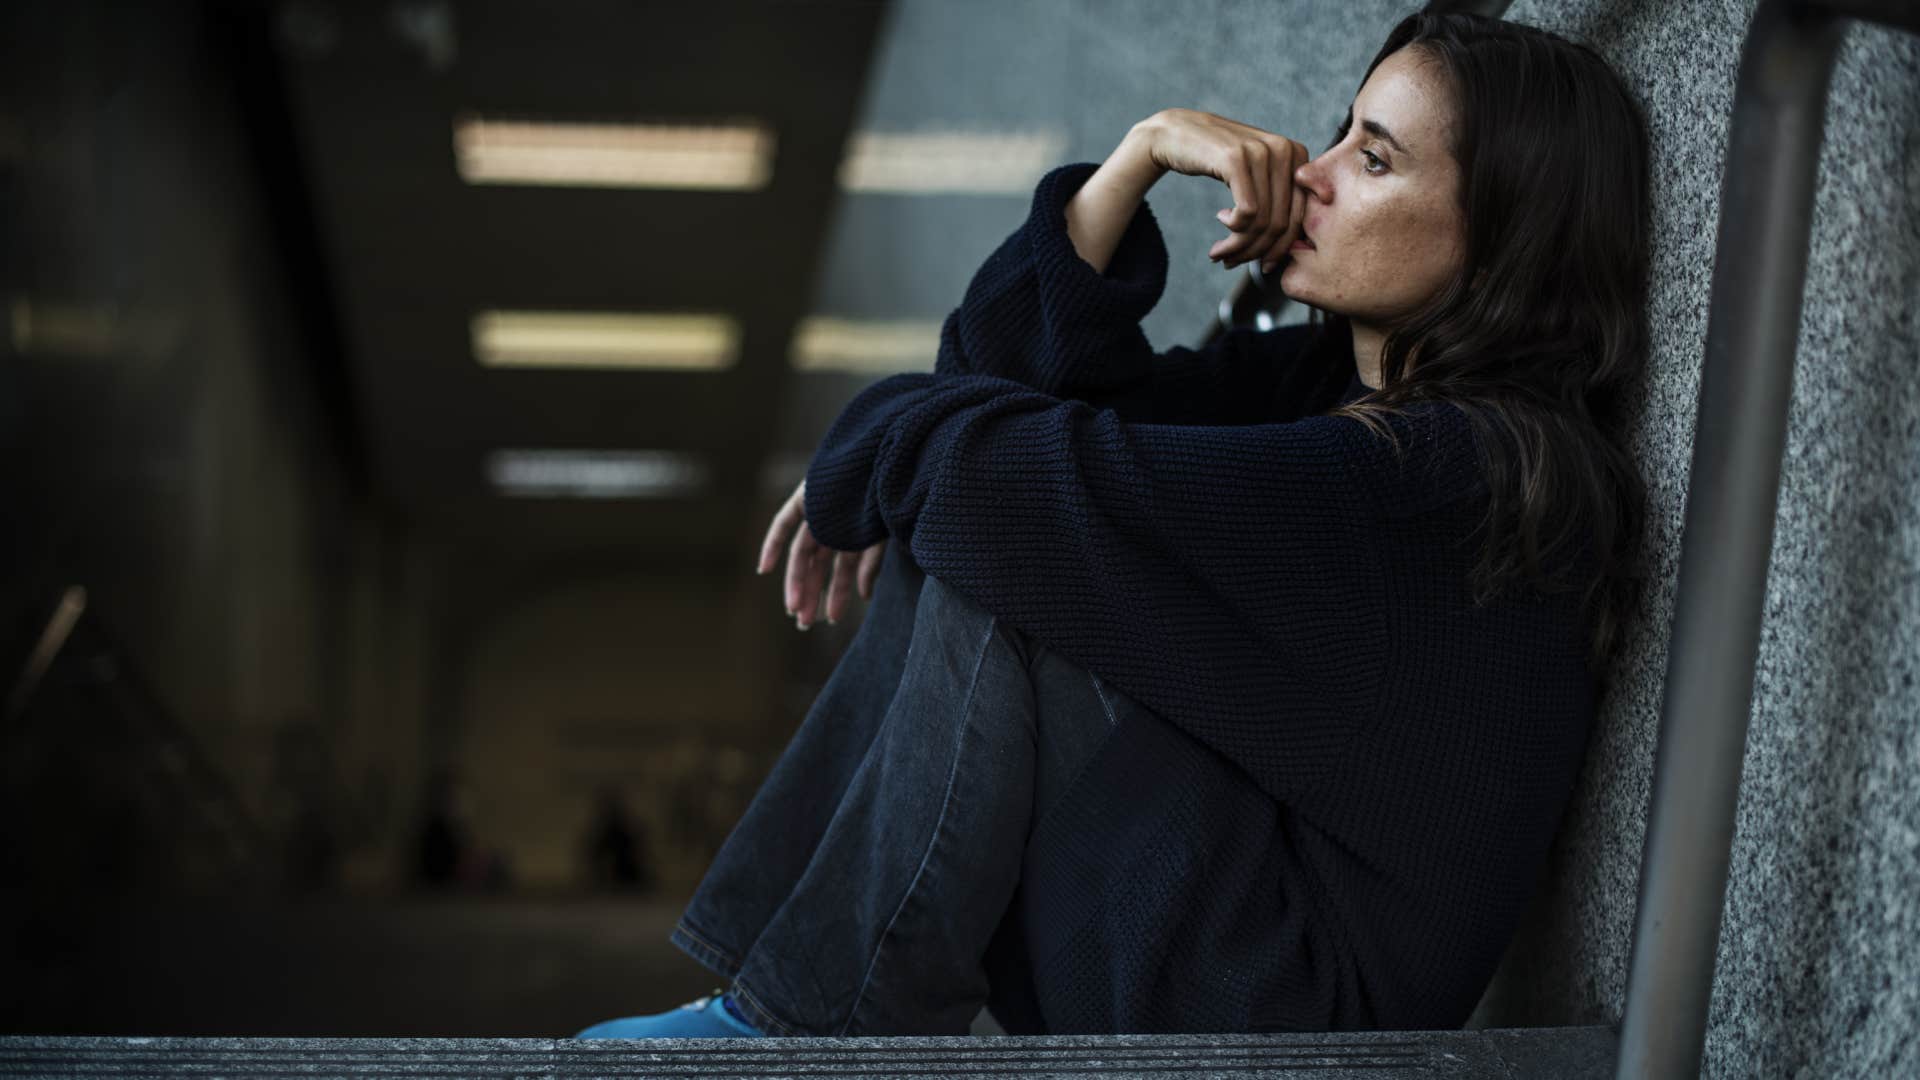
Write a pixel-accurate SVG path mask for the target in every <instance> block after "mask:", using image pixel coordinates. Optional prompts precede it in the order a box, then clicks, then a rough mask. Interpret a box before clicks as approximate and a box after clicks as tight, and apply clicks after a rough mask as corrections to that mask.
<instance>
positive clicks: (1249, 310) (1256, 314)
mask: <svg viewBox="0 0 1920 1080" xmlns="http://www.w3.org/2000/svg"><path fill="white" fill-rule="evenodd" d="M1511 6H1512V0H1429V3H1428V4H1427V6H1426V7H1424V8H1421V9H1420V10H1421V11H1422V12H1425V13H1427V14H1433V15H1445V14H1450V13H1453V12H1469V13H1472V14H1475V15H1485V16H1487V17H1489V18H1494V19H1497V18H1499V17H1500V16H1501V15H1504V14H1506V11H1507V8H1509V7H1511ZM1292 302H1293V301H1292V300H1290V299H1289V298H1288V297H1287V294H1285V293H1283V292H1281V291H1280V275H1279V274H1274V275H1272V276H1271V277H1269V276H1268V275H1266V274H1263V273H1261V272H1260V260H1258V259H1255V260H1254V261H1252V262H1250V263H1248V264H1247V271H1246V273H1244V274H1242V275H1241V276H1240V278H1239V280H1237V281H1235V282H1234V283H1233V286H1232V288H1230V289H1228V290H1227V295H1225V296H1223V297H1221V298H1220V306H1219V307H1218V308H1217V309H1216V310H1215V312H1214V318H1213V321H1212V323H1210V324H1209V325H1208V326H1207V329H1206V331H1205V332H1204V333H1202V334H1201V335H1200V342H1201V344H1203V345H1204V344H1206V343H1207V342H1209V341H1212V340H1213V339H1215V338H1217V337H1219V336H1220V335H1221V334H1224V333H1226V332H1227V331H1229V330H1231V329H1233V328H1234V327H1236V326H1252V327H1255V328H1257V329H1260V330H1271V329H1273V328H1274V326H1275V325H1277V324H1278V321H1279V320H1278V319H1277V318H1276V316H1277V314H1278V313H1279V312H1280V311H1282V310H1283V309H1285V308H1286V306H1287V305H1288V304H1290V303H1292Z"/></svg>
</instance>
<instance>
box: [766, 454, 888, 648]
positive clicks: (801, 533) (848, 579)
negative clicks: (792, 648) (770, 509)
mask: <svg viewBox="0 0 1920 1080" xmlns="http://www.w3.org/2000/svg"><path fill="white" fill-rule="evenodd" d="M806 496H807V482H806V481H805V480H802V481H800V486H799V487H797V488H794V489H793V495H792V496H791V497H789V498H788V499H787V501H786V503H785V504H784V505H782V506H781V507H780V510H779V512H778V513H776V514H774V515H773V524H772V525H771V526H769V527H768V528H767V538H766V539H765V540H763V541H761V543H760V564H759V567H758V569H757V571H756V572H757V573H761V574H764V573H766V572H767V571H769V570H771V569H773V568H774V567H775V566H776V565H778V564H779V562H780V549H781V548H786V549H787V583H786V588H785V589H784V590H782V591H783V592H784V594H785V601H786V605H787V614H789V615H792V616H793V617H794V620H795V622H796V623H797V624H798V625H799V627H800V629H802V630H805V629H806V628H807V627H809V626H811V625H813V623H814V622H815V621H816V620H817V618H818V615H819V606H820V592H821V586H822V585H823V584H824V583H825V581H826V576H827V570H828V568H829V566H831V568H832V570H833V584H832V586H831V587H830V588H829V589H828V590H827V621H828V622H830V623H837V622H839V621H840V617H841V616H842V615H845V614H846V613H847V603H848V595H849V594H850V593H852V592H853V589H854V581H855V579H856V578H858V580H859V589H860V598H861V599H862V600H871V599H873V580H874V578H876V577H878V576H879V574H880V557H881V556H882V555H883V554H885V553H886V550H887V542H886V541H885V540H882V541H880V542H879V543H876V544H874V545H873V546H871V547H869V548H867V549H866V550H865V551H835V550H833V549H832V548H829V547H826V546H824V545H823V544H821V543H820V541H818V540H815V539H814V538H813V530H811V529H809V528H807V510H806Z"/></svg>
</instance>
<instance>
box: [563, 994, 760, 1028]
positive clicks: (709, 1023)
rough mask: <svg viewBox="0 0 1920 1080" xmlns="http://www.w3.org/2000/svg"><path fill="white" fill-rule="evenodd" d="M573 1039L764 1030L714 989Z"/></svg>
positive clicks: (608, 1022) (605, 1023) (607, 1022)
mask: <svg viewBox="0 0 1920 1080" xmlns="http://www.w3.org/2000/svg"><path fill="white" fill-rule="evenodd" d="M574 1038H576V1039H764V1038H766V1033H765V1032H763V1031H761V1030H760V1029H759V1028H756V1027H754V1026H753V1025H752V1024H749V1023H747V1021H746V1018H745V1017H743V1016H741V1015H740V1011H739V1010H738V1009H737V1008H735V1007H734V1004H733V1001H732V1000H731V999H730V998H729V997H728V996H727V994H726V993H725V992H724V991H721V990H715V991H714V992H713V993H711V994H708V995H707V996H706V997H703V998H697V999H695V1000H693V1001H689V1002H687V1003H686V1004H685V1005H682V1006H680V1007H679V1008H677V1009H675V1010H673V1011H672V1012H663V1013H655V1014H653V1015H652V1016H627V1017H622V1018H621V1019H619V1020H603V1021H601V1022H600V1023H598V1024H595V1025H593V1026H592V1027H590V1028H587V1029H586V1030H584V1031H582V1032H580V1034H578V1035H575V1036H574Z"/></svg>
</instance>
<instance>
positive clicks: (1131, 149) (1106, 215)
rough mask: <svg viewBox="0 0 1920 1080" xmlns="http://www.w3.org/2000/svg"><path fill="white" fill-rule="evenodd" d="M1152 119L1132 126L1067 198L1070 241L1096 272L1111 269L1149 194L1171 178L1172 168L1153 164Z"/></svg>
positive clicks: (1068, 235)
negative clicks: (1167, 168) (1125, 235)
mask: <svg viewBox="0 0 1920 1080" xmlns="http://www.w3.org/2000/svg"><path fill="white" fill-rule="evenodd" d="M1151 119H1152V118H1151V117H1149V118H1148V119H1147V120H1143V121H1141V122H1140V123H1138V124H1135V125H1134V126H1133V127H1132V128H1130V129H1129V130H1128V131H1127V134H1126V137H1125V138H1123V139H1121V140H1120V145H1118V146H1116V147H1114V150H1113V153H1111V154H1108V155H1107V160H1106V161H1104V162H1102V163H1101V165H1100V167H1099V168H1098V169H1095V170H1094V172H1093V175H1091V176H1089V177H1087V179H1086V182H1085V183H1083V184H1081V185H1080V190H1079V191H1076V192H1074V195H1073V198H1071V199H1069V200H1067V209H1066V213H1067V238H1068V239H1070V240H1072V241H1073V250H1074V251H1075V252H1076V253H1078V254H1079V256H1080V258H1081V259H1083V260H1085V261H1086V263H1087V265H1089V266H1091V267H1093V269H1094V271H1095V272H1096V273H1104V272H1105V271H1106V268H1107V263H1108V262H1109V261H1111V260H1112V258H1113V253H1114V250H1115V249H1116V248H1118V247H1119V246H1120V237H1121V235H1122V234H1124V233H1125V232H1126V229H1127V226H1128V225H1129V224H1130V223H1131V222H1132V221H1133V215H1134V213H1135V212H1136V211H1137V210H1139V208H1140V203H1141V201H1142V200H1144V199H1145V198H1146V197H1147V191H1148V190H1149V189H1151V188H1152V187H1153V185H1154V184H1155V183H1157V182H1158V181H1159V179H1160V177H1162V176H1164V175H1166V172H1167V170H1166V169H1164V168H1162V167H1161V166H1160V165H1158V164H1156V163H1155V162H1154V160H1153V155H1152V146H1153V134H1152V130H1151V127H1150V124H1151Z"/></svg>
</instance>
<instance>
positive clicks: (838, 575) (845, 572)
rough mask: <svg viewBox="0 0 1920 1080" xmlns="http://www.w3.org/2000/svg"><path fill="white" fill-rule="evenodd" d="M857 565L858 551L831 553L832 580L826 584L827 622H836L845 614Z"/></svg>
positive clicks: (858, 564)
mask: <svg viewBox="0 0 1920 1080" xmlns="http://www.w3.org/2000/svg"><path fill="white" fill-rule="evenodd" d="M859 566H860V553H859V552H857V551H836V552H834V553H833V581H832V583H831V584H829V585H828V586H827V621H828V622H830V623H837V622H839V621H840V620H841V618H842V617H844V616H845V615H846V613H847V605H848V604H850V603H852V602H853V578H854V575H855V574H857V573H858V572H859V569H858V568H859Z"/></svg>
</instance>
